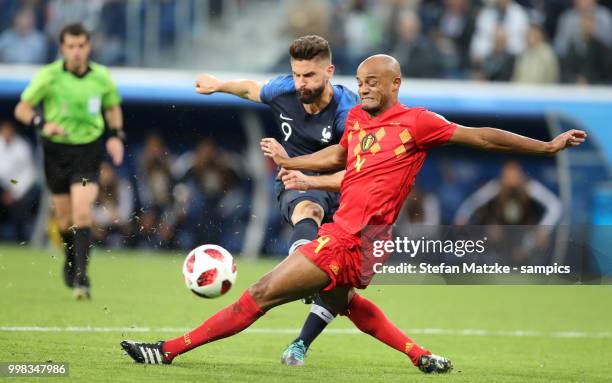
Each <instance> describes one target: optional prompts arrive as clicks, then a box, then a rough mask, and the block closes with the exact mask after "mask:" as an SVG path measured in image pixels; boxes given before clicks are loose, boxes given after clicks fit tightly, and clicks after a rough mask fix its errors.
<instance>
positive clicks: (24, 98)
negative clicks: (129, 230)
mask: <svg viewBox="0 0 612 383" xmlns="http://www.w3.org/2000/svg"><path fill="white" fill-rule="evenodd" d="M59 40H60V48H61V51H62V55H63V59H61V60H58V61H56V62H53V63H51V64H49V65H46V66H44V67H43V68H42V69H41V70H40V71H39V72H38V73H37V74H36V75H35V76H34V78H33V79H32V82H31V83H30V84H29V85H28V87H27V88H26V89H25V90H24V92H23V93H22V94H21V101H20V102H19V104H17V107H16V108H15V117H16V118H17V119H18V120H19V121H21V122H22V123H23V124H25V125H31V126H33V127H35V128H36V129H37V130H39V131H40V134H41V137H42V145H43V152H44V163H45V178H46V181H47V185H48V186H49V189H50V190H51V193H52V201H53V208H54V213H55V217H56V219H57V222H58V225H59V228H60V231H61V235H62V239H63V241H64V251H65V254H66V259H65V263H64V281H65V283H66V285H67V286H68V287H70V288H72V289H73V295H74V297H75V298H76V299H79V300H81V299H90V297H91V295H90V284H89V278H88V276H87V263H88V260H89V248H90V246H91V220H92V219H91V211H92V204H93V202H94V201H95V200H96V197H97V195H98V184H97V182H98V176H99V173H100V163H101V162H102V158H103V156H104V131H105V125H106V126H108V133H109V134H108V135H109V138H108V139H107V140H106V150H107V151H108V153H109V155H110V156H111V158H112V160H113V163H114V164H115V165H120V164H121V162H122V161H123V150H124V147H123V139H124V133H123V130H122V127H123V114H122V112H121V106H120V102H121V98H120V96H119V93H118V92H117V88H116V86H115V84H114V83H113V81H112V79H111V77H110V75H109V72H108V69H107V68H105V67H104V66H101V65H98V64H96V63H93V62H91V61H89V54H90V51H91V45H90V41H89V33H88V32H87V30H86V29H85V28H84V27H83V26H82V25H81V24H70V25H67V26H65V27H64V28H63V29H62V31H61V32H60V37H59ZM39 106H41V107H39ZM105 122H106V124H105Z"/></svg>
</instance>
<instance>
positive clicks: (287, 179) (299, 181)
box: [278, 168, 310, 190]
mask: <svg viewBox="0 0 612 383" xmlns="http://www.w3.org/2000/svg"><path fill="white" fill-rule="evenodd" d="M278 178H280V179H281V181H283V185H285V189H287V190H308V189H310V183H309V178H310V177H309V176H307V175H305V174H304V173H302V172H301V171H299V170H287V169H284V168H283V169H281V170H280V172H278Z"/></svg>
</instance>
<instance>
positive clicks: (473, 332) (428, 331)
mask: <svg viewBox="0 0 612 383" xmlns="http://www.w3.org/2000/svg"><path fill="white" fill-rule="evenodd" d="M187 331H189V329H188V328H181V327H93V326H66V327H44V326H0V332H80V333H88V332H89V333H92V332H93V333H149V332H154V333H160V332H161V333H184V332H187ZM299 331H300V329H298V328H252V329H247V330H245V331H244V332H245V333H251V334H295V333H297V332H299ZM405 332H406V333H407V334H410V335H414V334H425V335H459V336H479V337H517V338H521V337H544V338H612V332H610V331H607V332H587V331H556V332H544V331H533V330H513V331H507V330H506V331H505V330H483V329H443V328H413V329H408V330H405ZM325 333H326V334H339V335H354V334H360V333H361V331H359V330H357V329H356V328H331V329H326V330H325Z"/></svg>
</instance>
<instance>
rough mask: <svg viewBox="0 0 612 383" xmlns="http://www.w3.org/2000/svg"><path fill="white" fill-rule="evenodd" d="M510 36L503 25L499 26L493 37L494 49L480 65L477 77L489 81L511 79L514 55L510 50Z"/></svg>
mask: <svg viewBox="0 0 612 383" xmlns="http://www.w3.org/2000/svg"><path fill="white" fill-rule="evenodd" d="M507 41H508V37H507V35H506V31H505V30H504V28H502V27H501V26H499V27H497V29H496V30H495V33H494V37H493V51H492V52H491V53H490V54H489V55H487V57H486V58H485V59H484V60H483V61H482V63H481V65H480V73H478V72H477V73H476V78H481V79H485V80H488V81H510V78H511V77H512V71H513V70H514V55H512V53H510V52H509V51H508V45H507Z"/></svg>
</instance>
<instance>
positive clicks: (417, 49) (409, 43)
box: [391, 9, 442, 78]
mask: <svg viewBox="0 0 612 383" xmlns="http://www.w3.org/2000/svg"><path fill="white" fill-rule="evenodd" d="M397 35H398V41H397V44H396V46H395V48H394V49H393V50H392V53H391V55H392V56H393V57H396V58H397V60H398V61H399V62H400V63H401V69H402V75H403V76H405V77H415V78H436V77H439V76H440V75H441V73H442V63H441V58H440V54H439V52H438V50H437V48H436V46H435V44H432V43H431V42H430V41H429V39H427V38H426V37H425V36H422V35H421V22H420V20H419V17H418V16H417V14H416V13H415V12H414V11H412V10H410V9H406V10H403V11H402V12H401V14H400V15H399V20H398V24H397Z"/></svg>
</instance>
